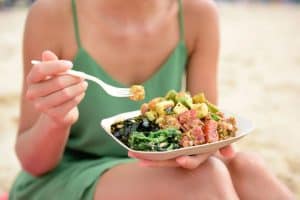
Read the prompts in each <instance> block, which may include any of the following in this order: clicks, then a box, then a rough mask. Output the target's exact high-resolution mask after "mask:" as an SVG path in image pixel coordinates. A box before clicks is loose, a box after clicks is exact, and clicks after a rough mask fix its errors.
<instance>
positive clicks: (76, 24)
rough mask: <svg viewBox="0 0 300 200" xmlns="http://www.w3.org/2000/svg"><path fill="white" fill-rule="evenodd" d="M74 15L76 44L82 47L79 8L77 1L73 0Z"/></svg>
mask: <svg viewBox="0 0 300 200" xmlns="http://www.w3.org/2000/svg"><path fill="white" fill-rule="evenodd" d="M72 14H73V23H74V30H75V37H76V43H77V46H78V47H81V41H80V33H79V25H78V17H77V7H76V1H75V0H72Z"/></svg>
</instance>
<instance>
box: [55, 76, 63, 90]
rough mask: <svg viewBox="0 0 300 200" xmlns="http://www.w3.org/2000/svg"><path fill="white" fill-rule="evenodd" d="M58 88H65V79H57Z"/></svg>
mask: <svg viewBox="0 0 300 200" xmlns="http://www.w3.org/2000/svg"><path fill="white" fill-rule="evenodd" d="M56 86H57V87H58V88H63V87H64V86H65V83H64V79H63V78H62V77H58V78H57V79H56Z"/></svg>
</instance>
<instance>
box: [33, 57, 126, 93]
mask: <svg viewBox="0 0 300 200" xmlns="http://www.w3.org/2000/svg"><path fill="white" fill-rule="evenodd" d="M39 63H41V61H39V60H32V61H31V64H33V65H36V64H39ZM62 74H68V75H72V76H76V77H81V78H84V79H87V80H90V81H93V82H95V83H97V84H98V85H99V86H100V87H102V88H103V90H104V91H105V92H106V93H107V94H109V95H111V96H114V97H130V96H132V94H131V92H130V88H119V87H114V86H112V85H109V84H107V83H105V82H103V81H102V80H100V79H98V78H96V77H95V76H92V75H89V74H86V73H84V72H81V71H76V70H67V71H66V72H64V73H62Z"/></svg>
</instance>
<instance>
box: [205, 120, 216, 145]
mask: <svg viewBox="0 0 300 200" xmlns="http://www.w3.org/2000/svg"><path fill="white" fill-rule="evenodd" d="M217 128H218V123H217V122H216V121H214V120H211V119H210V120H207V121H206V122H205V124H204V127H203V132H204V135H205V139H206V142H208V143H211V142H216V141H218V140H219V135H218V132H217Z"/></svg>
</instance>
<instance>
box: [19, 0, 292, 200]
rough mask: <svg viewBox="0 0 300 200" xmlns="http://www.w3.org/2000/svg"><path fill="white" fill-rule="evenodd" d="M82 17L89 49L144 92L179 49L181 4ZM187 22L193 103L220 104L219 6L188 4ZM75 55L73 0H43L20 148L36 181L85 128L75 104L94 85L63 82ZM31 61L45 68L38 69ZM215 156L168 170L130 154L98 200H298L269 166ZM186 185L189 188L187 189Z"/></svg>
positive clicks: (131, 6)
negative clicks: (74, 130) (196, 97)
mask: <svg viewBox="0 0 300 200" xmlns="http://www.w3.org/2000/svg"><path fill="white" fill-rule="evenodd" d="M77 8H78V13H79V27H80V36H81V41H82V43H83V46H84V48H85V49H86V50H87V51H88V52H89V53H90V55H91V56H92V57H93V58H94V59H95V60H96V61H97V62H98V63H101V65H102V67H103V69H104V70H105V71H106V72H107V73H109V74H110V75H111V76H112V77H113V78H114V79H116V80H118V81H119V82H121V83H123V84H125V85H128V86H130V85H131V84H133V83H142V82H144V81H145V80H147V79H148V78H149V77H150V76H151V75H152V74H153V73H155V72H156V71H157V70H158V69H159V67H160V66H161V64H162V63H163V62H164V61H165V59H166V58H167V57H168V55H169V54H170V53H171V52H172V50H173V49H174V47H175V46H176V45H177V42H178V40H179V31H178V29H179V27H178V16H177V12H178V4H177V1H176V0H168V1H160V0H144V1H140V0H128V1H126V4H124V1H121V0H110V1H104V0H101V1H100V0H99V1H91V0H90V1H77ZM41 16H43V17H41ZM184 20H185V27H184V28H185V42H186V45H187V49H188V55H189V61H188V65H187V68H186V69H187V89H188V90H189V91H190V92H191V93H192V94H195V93H197V92H199V91H203V92H204V93H205V94H206V96H207V98H208V99H209V100H210V101H211V102H214V103H217V76H216V74H217V60H218V55H219V25H218V14H217V9H216V6H215V4H214V3H213V2H212V1H208V0H185V1H184ZM95 27H97V28H95ZM45 38H47V39H45ZM95 41H97V42H95ZM99 44H101V45H99ZM158 44H159V48H158ZM46 49H48V51H45V50H46ZM77 49H78V48H77V46H76V41H75V35H74V27H73V21H72V14H71V7H70V0H61V1H53V0H39V1H37V2H36V3H35V4H34V5H33V7H32V8H31V10H30V12H29V15H28V18H27V22H26V28H25V33H24V51H23V54H24V83H23V92H22V103H21V118H20V124H19V131H18V137H17V142H16V153H17V156H18V158H19V160H20V162H21V165H22V167H23V169H24V170H26V171H27V172H29V173H30V174H32V175H34V176H41V175H43V174H44V173H46V172H48V171H50V170H52V169H54V168H55V166H56V165H57V164H58V163H59V162H60V160H61V157H62V154H63V150H64V147H65V145H66V142H67V139H68V136H69V133H70V127H71V126H72V124H74V123H75V122H76V120H77V119H78V115H79V113H78V109H77V105H78V104H79V103H80V101H81V100H82V99H83V98H84V93H85V90H86V88H87V82H85V81H84V80H82V79H80V78H74V77H72V76H69V75H59V73H61V72H64V71H66V70H68V69H70V68H71V67H72V64H70V63H69V62H67V60H72V58H73V57H74V56H75V55H76V52H77ZM49 50H50V51H49ZM42 52H43V53H42ZM41 54H42V55H41ZM136 55H139V56H136ZM116 57H117V58H118V59H116ZM58 58H60V59H58ZM32 59H41V60H42V61H43V62H42V63H41V64H38V65H35V66H32V65H31V64H30V60H32ZM145 60H147V62H144V61H145ZM120 66H122V67H121V68H120ZM140 66H143V67H142V68H141V67H140ZM49 141H51V142H49ZM40 149H43V151H40ZM215 153H216V152H210V153H208V154H202V155H196V156H184V157H179V158H176V159H174V160H168V161H161V162H153V161H148V160H145V159H143V158H137V157H136V155H134V154H132V153H129V156H131V157H136V158H137V159H138V160H139V162H134V163H130V164H123V165H119V166H116V167H114V168H112V169H110V170H109V171H108V172H107V173H105V174H104V175H103V176H102V177H101V179H100V180H99V181H98V184H97V187H96V193H95V197H94V199H119V198H118V197H117V196H113V195H114V193H115V192H114V191H115V190H114V188H119V187H118V184H120V187H122V188H123V190H122V192H120V195H121V196H122V199H141V198H143V199H145V198H146V199H147V198H148V199H153V198H154V197H155V198H158V199H171V198H172V199H182V198H179V197H183V196H184V197H185V199H198V198H199V197H200V196H203V195H208V196H207V198H206V199H238V198H239V197H248V196H249V195H250V194H251V195H254V199H259V198H261V199H270V198H268V197H269V196H268V195H270V193H272V195H275V196H280V197H285V198H284V199H291V198H292V196H291V193H290V192H289V191H288V190H287V189H286V187H285V186H283V185H282V184H280V183H279V181H278V180H277V179H276V178H275V177H274V175H272V174H271V173H269V171H268V170H267V169H266V168H265V165H263V164H262V165H261V166H260V167H259V166H256V165H255V160H256V158H252V160H253V162H252V165H249V166H247V165H245V166H243V167H236V166H238V163H240V162H239V160H241V158H245V157H246V158H247V156H248V155H243V154H240V153H235V152H234V150H233V149H232V147H231V146H229V147H226V148H223V149H221V150H220V151H219V153H218V154H219V155H222V156H223V157H222V159H216V158H215V156H212V155H215ZM240 155H242V156H240ZM219 157H220V156H219ZM221 160H222V161H221ZM33 161H34V162H33ZM244 162H245V163H247V162H248V160H247V159H245V160H244ZM225 164H227V166H226V165H225ZM251 170H252V172H253V174H250V175H251V176H252V178H251V177H250V178H249V176H250V175H249V173H248V172H249V171H251ZM256 170H259V171H256ZM254 172H255V173H257V174H261V176H258V177H257V176H255V173H254ZM253 177H255V178H256V179H255V180H254V178H253ZM265 177H267V178H265ZM145 180H147V183H145ZM178 180H184V181H178ZM254 182H255V183H257V182H259V183H260V184H262V185H264V187H261V188H255V191H256V192H254V191H253V190H254V189H253V188H251V187H250V186H251V185H252V183H254ZM157 183H161V187H158V184H157ZM183 183H185V184H183ZM166 184H169V185H168V186H169V187H168V188H169V189H170V190H171V191H174V192H167V191H170V190H166V189H164V187H165V186H164V185H166ZM186 184H188V185H189V186H191V187H188V188H186ZM196 185H197V186H201V187H195V186H196ZM142 186H143V187H142ZM132 188H139V190H137V191H136V192H135V193H134V194H132V192H128V191H132ZM147 188H153V190H146V189H147ZM178 188H182V190H179V189H178ZM260 190H262V191H260ZM153 191H154V192H153ZM208 191H209V192H208ZM153 193H155V194H157V195H158V196H153ZM187 194H190V195H189V198H187V196H186V195H187ZM132 195H135V196H132ZM151 195H152V196H151ZM255 195H257V196H255ZM163 197H164V198H163ZM251 197H252V196H251ZM256 197H257V198H256ZM242 199H244V198H242ZM245 199H246V198H245Z"/></svg>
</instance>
